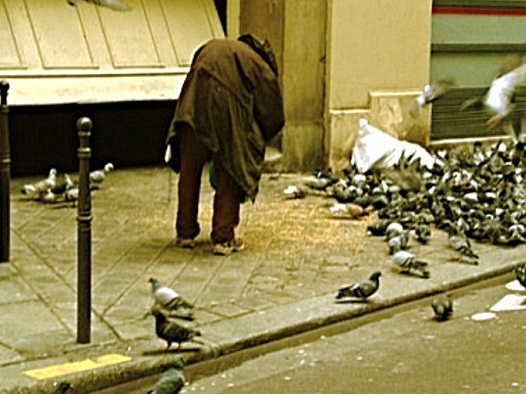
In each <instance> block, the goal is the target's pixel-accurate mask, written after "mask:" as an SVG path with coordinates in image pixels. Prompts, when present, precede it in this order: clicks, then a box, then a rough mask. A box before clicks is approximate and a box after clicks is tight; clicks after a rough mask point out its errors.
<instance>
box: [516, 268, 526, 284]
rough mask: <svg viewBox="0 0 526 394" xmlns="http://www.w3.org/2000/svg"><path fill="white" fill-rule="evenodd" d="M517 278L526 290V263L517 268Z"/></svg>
mask: <svg viewBox="0 0 526 394" xmlns="http://www.w3.org/2000/svg"><path fill="white" fill-rule="evenodd" d="M515 278H516V279H517V282H519V283H520V284H521V286H522V287H524V288H525V289H526V263H522V264H519V265H517V266H516V267H515Z"/></svg>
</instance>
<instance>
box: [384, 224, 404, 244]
mask: <svg viewBox="0 0 526 394" xmlns="http://www.w3.org/2000/svg"><path fill="white" fill-rule="evenodd" d="M403 233H404V227H403V226H402V225H401V224H400V223H398V222H391V223H389V225H388V226H387V228H386V229H385V238H386V239H387V240H389V239H390V238H393V237H396V236H397V235H402V234H403Z"/></svg>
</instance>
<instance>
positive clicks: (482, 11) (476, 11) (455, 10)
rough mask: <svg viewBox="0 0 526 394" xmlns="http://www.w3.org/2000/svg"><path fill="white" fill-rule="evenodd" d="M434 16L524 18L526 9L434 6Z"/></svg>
mask: <svg viewBox="0 0 526 394" xmlns="http://www.w3.org/2000/svg"><path fill="white" fill-rule="evenodd" d="M433 14H458V15H510V16H518V15H521V16H522V15H526V8H493V7H447V6H433Z"/></svg>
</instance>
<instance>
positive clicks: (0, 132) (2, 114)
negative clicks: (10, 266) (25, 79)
mask: <svg viewBox="0 0 526 394" xmlns="http://www.w3.org/2000/svg"><path fill="white" fill-rule="evenodd" d="M8 90H9V83H8V82H7V81H5V80H2V81H0V106H1V111H0V196H1V197H0V198H1V205H0V220H1V225H0V242H1V244H0V262H6V261H9V231H10V230H9V228H10V218H9V215H10V205H9V204H10V202H9V201H10V190H9V189H10V187H11V185H10V183H11V154H10V142H9V116H8V115H9V107H8V105H7V91H8Z"/></svg>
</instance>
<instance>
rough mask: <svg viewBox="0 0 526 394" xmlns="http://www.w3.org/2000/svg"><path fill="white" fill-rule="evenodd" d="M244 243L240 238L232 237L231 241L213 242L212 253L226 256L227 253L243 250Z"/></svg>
mask: <svg viewBox="0 0 526 394" xmlns="http://www.w3.org/2000/svg"><path fill="white" fill-rule="evenodd" d="M244 247H245V245H244V244H243V241H242V240H241V239H234V240H232V241H228V242H223V243H220V244H214V254H215V255H218V256H228V255H229V254H232V253H235V252H239V251H240V250H243V248H244Z"/></svg>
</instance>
